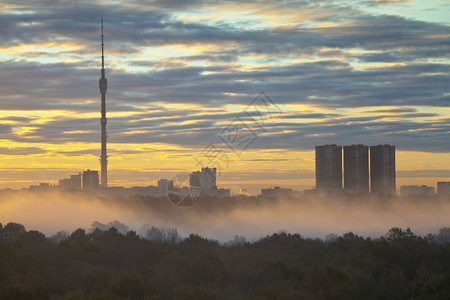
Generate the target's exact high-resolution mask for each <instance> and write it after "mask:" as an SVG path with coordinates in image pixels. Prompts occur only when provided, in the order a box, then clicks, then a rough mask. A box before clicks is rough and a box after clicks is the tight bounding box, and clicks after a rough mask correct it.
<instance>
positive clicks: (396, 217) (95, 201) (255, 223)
mask: <svg viewBox="0 0 450 300" xmlns="http://www.w3.org/2000/svg"><path fill="white" fill-rule="evenodd" d="M113 220H117V221H119V222H122V223H124V224H126V225H127V226H128V227H129V228H130V229H131V230H135V231H137V232H139V231H140V229H141V228H142V227H143V225H145V224H148V225H150V226H156V227H175V228H176V229H177V230H178V232H179V233H180V234H181V235H182V236H186V235H188V234H190V233H197V234H199V235H201V236H204V237H207V238H211V239H216V240H220V241H228V240H231V239H233V237H234V236H235V235H241V236H244V237H245V238H247V240H253V239H258V238H260V237H261V236H265V235H267V234H272V233H274V232H277V231H279V230H286V231H288V232H291V233H299V234H301V235H303V236H306V237H319V238H324V237H325V236H326V235H328V234H330V233H335V234H338V235H341V234H343V233H346V232H350V231H351V232H353V233H355V234H358V235H362V236H372V237H378V236H380V235H383V234H385V233H386V232H387V231H388V230H389V229H390V228H392V227H401V228H406V227H409V228H411V230H412V231H413V232H415V233H416V234H427V233H434V232H437V231H438V230H439V228H442V227H444V226H447V227H448V226H449V225H450V224H449V223H450V221H449V220H450V199H448V198H446V199H443V198H435V197H425V198H401V197H394V198H392V199H382V198H376V197H369V196H367V197H361V196H348V197H343V196H321V197H320V196H300V198H298V199H278V200H275V199H262V198H228V199H217V198H211V199H201V200H200V201H199V202H198V204H197V205H196V206H194V207H191V208H185V209H181V208H178V207H175V206H174V205H173V204H171V203H170V202H169V200H168V199H164V198H162V199H153V198H145V197H135V198H131V199H106V198H97V197H87V196H84V195H81V194H78V195H71V194H60V193H36V194H33V193H6V194H2V195H0V222H1V223H3V224H6V223H8V222H17V223H21V224H23V225H25V227H26V228H27V230H39V231H41V232H43V233H45V234H46V235H47V236H51V235H53V234H54V233H56V232H58V231H60V230H65V231H69V232H72V231H74V230H75V229H77V228H84V229H88V228H90V227H91V224H92V223H93V222H94V221H96V222H99V223H104V224H107V223H109V222H111V221H113Z"/></svg>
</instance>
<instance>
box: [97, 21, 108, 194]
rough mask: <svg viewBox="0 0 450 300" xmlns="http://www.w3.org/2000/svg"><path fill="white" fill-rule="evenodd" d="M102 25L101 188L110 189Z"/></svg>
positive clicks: (106, 83)
mask: <svg viewBox="0 0 450 300" xmlns="http://www.w3.org/2000/svg"><path fill="white" fill-rule="evenodd" d="M101 20H102V21H101V22H102V25H101V29H102V70H101V77H100V79H99V81H98V86H99V88H100V94H101V95H102V117H101V119H100V124H101V125H102V150H101V155H100V164H101V169H102V170H101V186H102V187H103V188H107V187H108V155H107V151H106V140H107V138H108V136H107V133H106V122H107V119H106V89H107V87H108V82H107V80H106V77H105V55H104V50H103V48H104V45H103V18H102V19H101Z"/></svg>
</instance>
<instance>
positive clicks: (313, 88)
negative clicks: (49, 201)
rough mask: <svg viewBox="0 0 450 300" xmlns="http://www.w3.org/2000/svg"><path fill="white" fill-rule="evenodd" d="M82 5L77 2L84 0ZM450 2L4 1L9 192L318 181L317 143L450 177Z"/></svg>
mask: <svg viewBox="0 0 450 300" xmlns="http://www.w3.org/2000/svg"><path fill="white" fill-rule="evenodd" d="M72 2H73V3H72ZM449 15H450V1H448V0H437V1H430V0H428V1H408V0H403V1H401V0H397V1H389V0H360V1H358V0H352V1H349V0H347V1H333V0H322V1H308V0H291V1H248V2H246V1H212V0H211V1H197V0H188V1H180V0H174V1H157V0H154V1H152V0H135V1H95V0H89V1H63V0H38V1H20V0H14V1H8V0H7V1H2V2H1V3H0V188H8V187H10V188H14V189H19V188H23V187H28V186H30V185H33V184H38V183H40V182H49V183H51V184H57V182H58V180H59V179H63V178H68V177H69V176H70V175H71V174H77V173H78V172H81V171H83V170H86V169H91V170H100V163H99V156H100V120H99V119H100V93H99V89H98V79H99V78H100V68H101V59H100V55H101V46H100V43H101V42H100V19H101V18H103V20H104V26H105V27H104V34H105V38H104V39H105V68H106V77H107V79H108V92H107V95H106V101H107V104H106V105H107V118H108V124H107V131H108V155H109V165H108V176H109V185H110V186H125V187H131V186H148V185H155V184H156V181H157V180H158V179H160V178H167V179H170V178H172V177H174V176H176V175H177V174H178V173H182V172H192V171H195V170H198V169H200V168H201V167H206V166H210V167H216V168H218V173H219V174H218V177H217V183H218V185H219V187H223V188H231V189H232V191H233V192H235V193H236V192H239V190H240V189H245V190H247V191H249V192H250V193H253V194H256V193H258V191H259V189H260V188H266V187H273V186H275V185H279V186H283V187H290V188H294V189H297V190H303V189H310V188H312V187H313V186H314V184H315V180H314V146H315V145H323V144H338V145H351V144H365V145H378V144H391V145H395V146H396V150H397V152H396V167H397V186H400V185H403V184H427V185H430V186H436V182H437V181H450V154H449V149H450V88H449V87H450V80H449V79H450V21H449V18H448V16H449Z"/></svg>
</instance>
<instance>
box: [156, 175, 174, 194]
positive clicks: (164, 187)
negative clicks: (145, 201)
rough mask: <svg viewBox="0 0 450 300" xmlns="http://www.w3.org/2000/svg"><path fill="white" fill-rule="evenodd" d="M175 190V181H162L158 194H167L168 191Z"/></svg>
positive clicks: (160, 181) (159, 184)
mask: <svg viewBox="0 0 450 300" xmlns="http://www.w3.org/2000/svg"><path fill="white" fill-rule="evenodd" d="M171 190H173V180H167V179H160V180H158V192H159V193H161V194H167V193H168V191H171Z"/></svg>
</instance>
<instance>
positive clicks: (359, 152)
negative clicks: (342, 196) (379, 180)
mask: <svg viewBox="0 0 450 300" xmlns="http://www.w3.org/2000/svg"><path fill="white" fill-rule="evenodd" d="M344 189H347V190H353V191H354V192H357V193H369V147H368V146H364V145H351V146H344Z"/></svg>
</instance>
